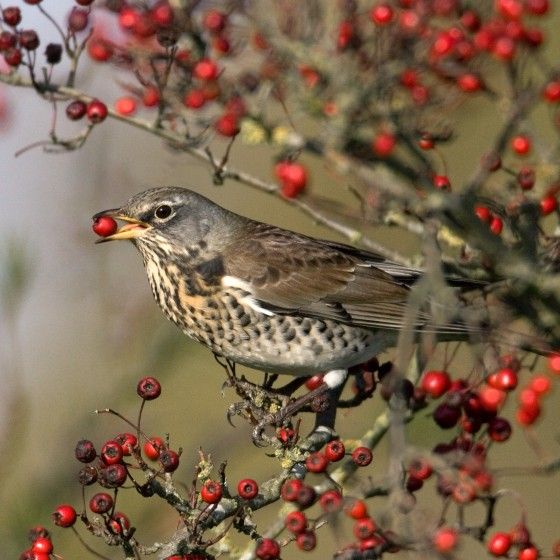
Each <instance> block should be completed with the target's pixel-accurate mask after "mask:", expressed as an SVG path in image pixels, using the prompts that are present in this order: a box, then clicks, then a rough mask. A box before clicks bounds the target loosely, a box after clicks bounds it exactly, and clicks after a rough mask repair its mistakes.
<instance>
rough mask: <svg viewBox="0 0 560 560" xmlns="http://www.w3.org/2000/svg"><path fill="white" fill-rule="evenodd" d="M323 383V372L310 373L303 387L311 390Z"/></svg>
mask: <svg viewBox="0 0 560 560" xmlns="http://www.w3.org/2000/svg"><path fill="white" fill-rule="evenodd" d="M322 384H323V374H322V373H318V374H317V375H312V376H311V377H310V378H309V379H308V380H307V381H306V382H305V387H306V388H307V389H308V390H309V391H313V390H314V389H317V387H320V386H321V385H322Z"/></svg>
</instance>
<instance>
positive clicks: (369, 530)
mask: <svg viewBox="0 0 560 560" xmlns="http://www.w3.org/2000/svg"><path fill="white" fill-rule="evenodd" d="M376 529H377V525H376V524H375V521H374V520H373V519H372V518H371V517H364V518H362V519H357V520H356V522H355V523H354V528H353V532H354V536H355V537H356V538H357V539H360V540H365V539H369V538H371V537H373V534H374V533H375V530H376Z"/></svg>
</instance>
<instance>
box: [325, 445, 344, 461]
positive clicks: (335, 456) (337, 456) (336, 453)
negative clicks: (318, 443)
mask: <svg viewBox="0 0 560 560" xmlns="http://www.w3.org/2000/svg"><path fill="white" fill-rule="evenodd" d="M345 453H346V448H345V447H344V443H342V441H341V440H339V439H334V440H333V441H329V443H327V445H326V446H325V456H326V458H327V459H328V460H329V461H332V462H336V461H340V460H341V459H342V458H343V457H344V454H345Z"/></svg>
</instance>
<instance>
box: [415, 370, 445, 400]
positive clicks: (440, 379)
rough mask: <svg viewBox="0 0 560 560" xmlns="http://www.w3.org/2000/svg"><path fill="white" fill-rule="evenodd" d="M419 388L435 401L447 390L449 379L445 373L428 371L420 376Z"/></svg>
mask: <svg viewBox="0 0 560 560" xmlns="http://www.w3.org/2000/svg"><path fill="white" fill-rule="evenodd" d="M420 387H421V388H422V389H423V390H424V391H425V392H426V394H428V395H430V397H432V398H434V399H437V398H439V397H441V396H442V395H443V394H444V393H446V392H447V391H448V390H449V388H450V387H451V378H450V377H449V374H448V373H447V372H446V371H439V370H430V371H427V372H426V373H425V374H424V375H423V376H422V381H421V382H420Z"/></svg>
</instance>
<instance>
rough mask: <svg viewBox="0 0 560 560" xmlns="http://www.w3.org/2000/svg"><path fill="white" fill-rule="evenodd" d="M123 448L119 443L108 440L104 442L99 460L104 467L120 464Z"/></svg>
mask: <svg viewBox="0 0 560 560" xmlns="http://www.w3.org/2000/svg"><path fill="white" fill-rule="evenodd" d="M123 455H124V453H123V448H122V447H121V445H120V443H119V442H117V441H115V440H112V439H110V440H109V441H106V442H105V445H103V447H102V448H101V453H100V457H101V460H102V461H103V462H104V463H105V464H106V465H114V464H115V463H120V462H121V461H122V458H123Z"/></svg>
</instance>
